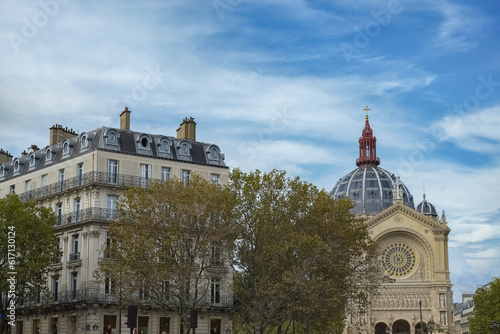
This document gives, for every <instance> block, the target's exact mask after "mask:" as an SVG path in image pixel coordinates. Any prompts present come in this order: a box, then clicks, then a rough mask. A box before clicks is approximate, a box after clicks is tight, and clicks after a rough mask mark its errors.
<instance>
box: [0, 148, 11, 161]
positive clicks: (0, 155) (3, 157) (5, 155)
mask: <svg viewBox="0 0 500 334" xmlns="http://www.w3.org/2000/svg"><path fill="white" fill-rule="evenodd" d="M9 161H12V154H9V152H8V151H4V150H2V149H1V148H0V164H1V163H4V162H9Z"/></svg>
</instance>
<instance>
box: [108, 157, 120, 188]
mask: <svg viewBox="0 0 500 334" xmlns="http://www.w3.org/2000/svg"><path fill="white" fill-rule="evenodd" d="M108 183H112V184H116V183H118V161H117V160H108Z"/></svg>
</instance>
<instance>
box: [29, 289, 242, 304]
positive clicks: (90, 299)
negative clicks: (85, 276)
mask: <svg viewBox="0 0 500 334" xmlns="http://www.w3.org/2000/svg"><path fill="white" fill-rule="evenodd" d="M141 297H142V298H141ZM122 299H123V301H125V300H126V301H134V302H137V303H138V304H147V303H150V302H152V303H154V300H153V299H151V298H149V297H146V296H145V295H144V294H143V295H142V296H139V294H134V295H130V296H122ZM118 301H119V296H118V294H117V293H116V292H109V290H108V289H104V288H98V287H96V288H85V289H77V290H66V291H58V292H56V291H49V292H47V293H45V294H42V295H41V296H37V297H35V298H33V299H30V300H24V301H23V302H22V303H21V305H19V306H20V307H21V308H23V307H43V306H52V305H61V304H71V303H82V302H83V303H96V302H100V303H114V304H115V303H118ZM165 301H167V302H168V304H170V305H172V306H178V301H177V300H176V299H174V298H168V297H165V299H163V300H162V302H165ZM233 305H234V302H233V299H232V298H230V297H228V296H220V300H219V302H218V303H215V302H212V301H211V298H210V296H207V297H206V298H204V299H202V300H201V301H199V302H198V306H199V307H211V308H214V307H215V308H217V307H220V308H228V307H233Z"/></svg>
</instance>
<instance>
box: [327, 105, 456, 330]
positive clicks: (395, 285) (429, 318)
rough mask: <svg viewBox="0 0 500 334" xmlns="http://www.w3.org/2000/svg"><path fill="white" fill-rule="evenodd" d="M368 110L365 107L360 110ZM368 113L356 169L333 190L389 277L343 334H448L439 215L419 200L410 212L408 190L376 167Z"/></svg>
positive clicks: (448, 294)
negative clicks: (348, 204)
mask: <svg viewBox="0 0 500 334" xmlns="http://www.w3.org/2000/svg"><path fill="white" fill-rule="evenodd" d="M365 110H366V111H368V110H369V109H368V107H367V108H366V109H365ZM376 142H377V140H376V137H374V136H373V131H372V129H371V127H370V122H369V118H368V114H367V116H366V121H365V126H364V129H363V131H362V135H361V137H360V138H359V157H358V158H357V159H356V165H357V168H356V169H354V170H353V171H351V172H350V173H348V174H346V175H345V176H343V177H341V178H340V179H339V181H338V182H337V184H336V185H335V186H334V187H333V190H332V195H333V196H334V197H335V198H336V199H340V198H345V197H349V198H350V199H351V200H352V201H353V203H354V208H353V209H352V212H353V213H355V214H357V215H359V216H360V217H361V218H362V219H363V220H364V221H365V224H366V225H367V227H368V232H369V235H370V237H371V238H372V239H373V240H374V241H375V242H377V243H378V245H379V247H380V257H379V260H380V265H381V266H382V268H383V270H384V271H385V273H386V274H387V275H388V276H389V277H390V278H391V280H390V282H389V283H385V284H382V285H381V286H380V288H379V289H378V292H377V293H376V294H374V295H372V296H370V301H369V305H368V308H367V309H366V310H365V311H363V312H357V313H356V314H351V315H350V316H349V317H348V321H347V326H346V329H345V332H346V333H348V334H350V333H356V334H358V333H375V334H385V333H393V334H396V333H397V334H416V333H419V332H420V328H422V329H423V330H424V333H425V330H426V329H428V332H429V333H431V331H432V330H433V329H437V327H439V328H444V329H447V330H448V331H449V332H450V333H453V308H452V305H453V301H452V291H451V287H452V284H451V281H450V270H449V261H448V234H449V233H450V228H449V227H448V226H447V222H446V217H445V214H444V211H443V213H442V215H441V217H439V216H438V213H437V211H436V208H435V207H434V205H432V204H431V203H430V202H429V201H427V199H426V198H425V194H424V195H423V199H422V201H421V202H420V203H419V204H418V205H417V206H416V207H415V204H414V198H413V196H412V194H411V193H410V191H409V189H408V187H406V185H405V184H404V183H403V182H402V181H401V180H400V178H399V177H398V176H396V175H395V174H394V173H391V172H390V171H387V170H385V169H383V168H381V167H379V165H380V159H379V158H378V157H377V147H376Z"/></svg>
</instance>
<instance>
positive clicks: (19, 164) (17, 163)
mask: <svg viewBox="0 0 500 334" xmlns="http://www.w3.org/2000/svg"><path fill="white" fill-rule="evenodd" d="M23 166H24V163H23V162H22V161H21V160H20V159H19V158H16V159H14V175H18V174H19V173H20V172H21V170H22V169H23Z"/></svg>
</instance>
